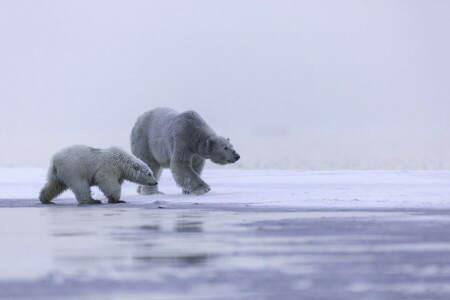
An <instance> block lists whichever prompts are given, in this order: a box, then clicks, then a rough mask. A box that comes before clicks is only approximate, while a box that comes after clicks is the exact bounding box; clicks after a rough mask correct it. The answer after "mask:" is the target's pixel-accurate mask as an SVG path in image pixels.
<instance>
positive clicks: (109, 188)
mask: <svg viewBox="0 0 450 300" xmlns="http://www.w3.org/2000/svg"><path fill="white" fill-rule="evenodd" d="M98 187H99V189H100V190H101V191H102V192H103V194H105V196H106V197H107V198H108V203H126V201H123V200H120V195H121V192H122V186H121V185H120V183H119V182H118V181H114V180H105V181H102V182H99V183H98Z"/></svg>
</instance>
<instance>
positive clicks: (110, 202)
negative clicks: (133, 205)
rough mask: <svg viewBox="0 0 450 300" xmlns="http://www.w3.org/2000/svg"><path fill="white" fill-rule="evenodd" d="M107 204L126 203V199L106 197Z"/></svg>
mask: <svg viewBox="0 0 450 300" xmlns="http://www.w3.org/2000/svg"><path fill="white" fill-rule="evenodd" d="M108 203H109V204H116V203H127V201H123V200H116V199H108Z"/></svg>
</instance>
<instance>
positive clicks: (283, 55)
mask: <svg viewBox="0 0 450 300" xmlns="http://www.w3.org/2000/svg"><path fill="white" fill-rule="evenodd" d="M448 11H450V2H447V1H433V2H428V3H425V2H422V1H394V2H393V1H377V2H359V1H344V2H340V3H337V2H333V1H316V2H308V1H245V2H240V1H215V2H207V1H133V2H125V1H94V2H88V1H77V2H58V1H40V2H32V1H20V2H18V1H2V3H0V24H1V26H0V38H1V41H2V42H1V43H2V50H1V55H0V66H2V67H1V68H0V99H1V102H0V111H1V115H0V126H1V131H0V139H1V140H2V141H3V147H2V148H1V153H0V167H46V166H48V163H49V161H50V158H51V156H52V155H53V154H54V153H55V152H56V151H58V150H59V149H60V148H63V147H66V146H70V145H73V144H86V145H90V146H94V147H100V148H106V147H109V146H113V145H116V146H120V147H123V148H124V149H126V150H127V151H129V134H130V132H131V128H132V127H133V125H134V122H135V120H136V119H137V117H138V116H139V115H141V114H142V113H143V112H145V111H148V110H150V109H153V108H155V107H161V106H163V107H171V108H173V109H175V110H177V111H184V110H188V109H193V110H196V111H198V112H199V113H200V115H201V116H202V117H203V118H204V119H205V121H206V122H207V123H208V124H209V125H210V126H211V127H212V128H213V129H214V130H215V131H216V133H217V134H219V135H223V136H225V137H229V138H231V142H232V143H233V144H234V146H235V148H236V149H237V150H238V151H239V153H240V154H241V156H242V159H241V160H240V161H239V162H238V163H237V164H235V165H233V166H228V167H227V168H270V169H449V168H450V132H449V128H450V118H449V117H448V114H449V112H450V97H449V96H450V85H449V84H448V82H449V79H450V57H449V55H448V53H450V39H448V36H450V19H449V18H448V16H447V15H448ZM208 167H213V165H212V164H209V165H208Z"/></svg>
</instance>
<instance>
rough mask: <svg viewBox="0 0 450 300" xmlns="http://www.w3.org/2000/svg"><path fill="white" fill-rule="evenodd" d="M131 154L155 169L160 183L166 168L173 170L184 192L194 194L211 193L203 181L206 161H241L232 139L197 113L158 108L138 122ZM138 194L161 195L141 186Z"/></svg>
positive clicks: (142, 116)
mask: <svg viewBox="0 0 450 300" xmlns="http://www.w3.org/2000/svg"><path fill="white" fill-rule="evenodd" d="M131 152H132V153H133V154H134V155H136V156H137V157H138V158H140V159H142V160H143V161H144V162H145V163H146V164H147V165H148V166H149V167H150V169H152V171H153V175H154V176H155V178H156V179H157V180H159V178H160V176H161V172H162V169H163V168H170V170H171V171H172V174H173V177H174V179H175V181H176V183H177V184H178V185H179V186H180V187H181V188H182V189H183V193H185V194H189V193H192V194H195V195H202V194H205V193H207V192H209V191H210V188H209V186H208V184H206V182H204V181H203V180H202V179H201V178H200V175H201V172H202V170H203V167H204V165H205V160H206V159H211V161H212V162H214V163H216V164H220V165H225V164H229V163H234V162H236V161H237V160H238V159H239V158H240V157H239V155H238V154H237V153H236V151H234V150H233V146H232V145H231V143H230V142H229V140H228V139H225V138H223V137H220V136H217V135H216V134H215V132H214V130H212V128H211V127H209V125H208V124H206V122H205V121H204V120H203V119H202V118H201V117H200V115H199V114H198V113H197V112H195V111H186V112H183V113H177V112H176V111H174V110H173V109H170V108H156V109H153V110H151V111H148V112H146V113H144V114H143V115H141V116H140V117H139V118H138V119H137V121H136V124H135V125H134V127H133V130H132V132H131ZM138 192H139V193H140V194H142V195H150V194H157V193H159V191H158V187H156V186H155V187H150V186H140V187H139V188H138Z"/></svg>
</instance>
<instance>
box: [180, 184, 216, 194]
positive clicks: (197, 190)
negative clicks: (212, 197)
mask: <svg viewBox="0 0 450 300" xmlns="http://www.w3.org/2000/svg"><path fill="white" fill-rule="evenodd" d="M210 190H211V188H210V187H209V186H208V185H207V184H202V185H200V186H198V187H195V188H193V189H191V190H187V189H183V194H193V195H196V196H200V195H204V194H206V193H207V192H209V191H210Z"/></svg>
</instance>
